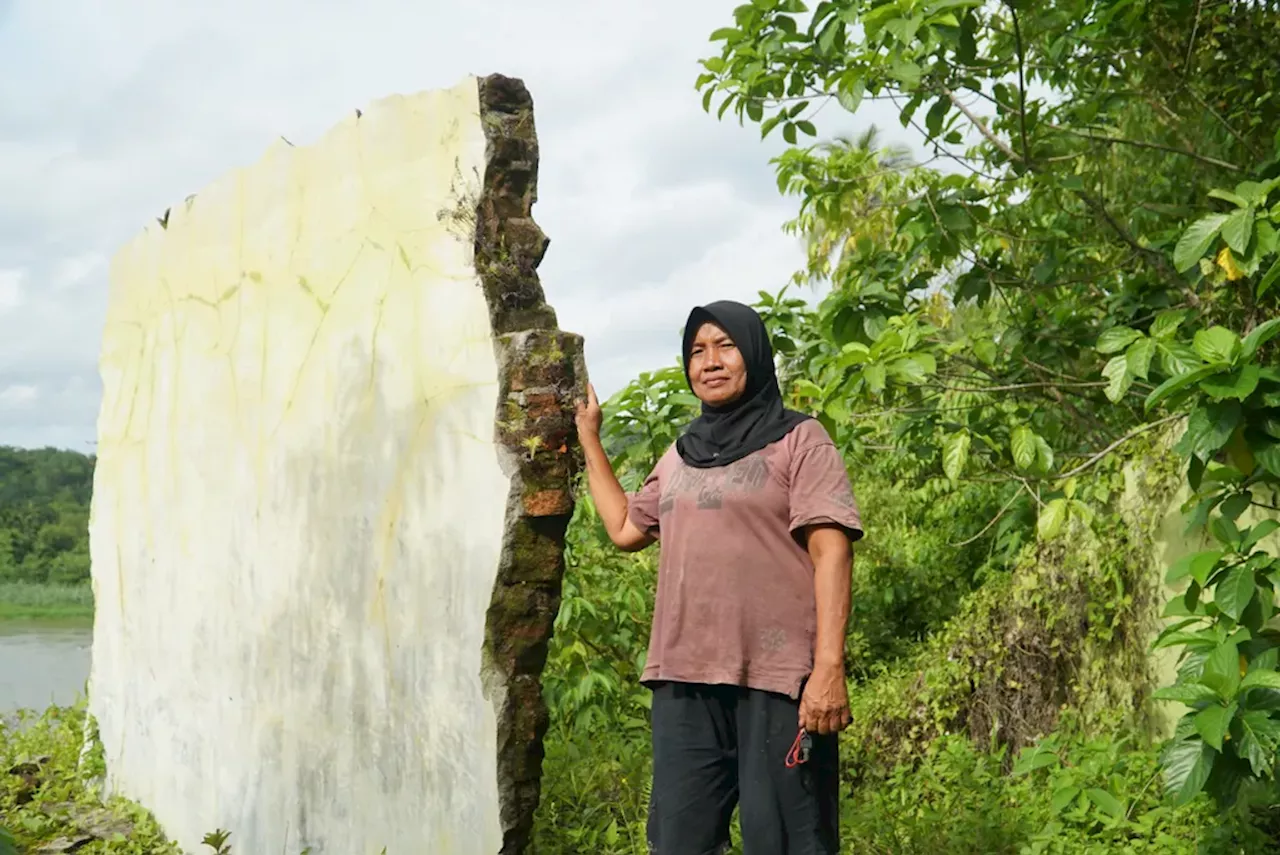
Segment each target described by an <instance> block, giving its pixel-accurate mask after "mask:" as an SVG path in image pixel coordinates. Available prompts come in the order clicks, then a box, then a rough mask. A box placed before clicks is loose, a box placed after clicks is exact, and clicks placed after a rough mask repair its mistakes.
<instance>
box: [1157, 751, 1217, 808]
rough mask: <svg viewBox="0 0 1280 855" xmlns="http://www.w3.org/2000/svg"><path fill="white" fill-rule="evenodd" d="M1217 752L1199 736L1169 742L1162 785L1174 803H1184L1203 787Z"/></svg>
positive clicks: (1164, 757) (1211, 769)
mask: <svg viewBox="0 0 1280 855" xmlns="http://www.w3.org/2000/svg"><path fill="white" fill-rule="evenodd" d="M1217 756H1218V753H1217V752H1216V751H1214V750H1213V748H1212V747H1211V746H1209V745H1206V744H1205V742H1204V740H1202V739H1200V738H1199V737H1193V738H1191V739H1181V740H1178V741H1176V742H1172V743H1170V744H1169V746H1168V747H1167V748H1166V749H1165V751H1164V756H1163V758H1162V759H1163V761H1164V785H1165V790H1166V791H1167V792H1168V793H1169V795H1170V796H1172V797H1173V801H1174V804H1177V805H1184V804H1186V803H1187V802H1189V801H1191V800H1192V799H1194V798H1195V797H1196V796H1197V795H1199V794H1200V791H1201V790H1203V789H1204V784H1205V781H1207V780H1209V773H1210V772H1212V771H1213V761H1214V759H1215V758H1216V757H1217Z"/></svg>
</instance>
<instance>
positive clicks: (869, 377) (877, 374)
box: [862, 362, 887, 395]
mask: <svg viewBox="0 0 1280 855" xmlns="http://www.w3.org/2000/svg"><path fill="white" fill-rule="evenodd" d="M862 376H863V378H864V379H865V380H866V381H867V388H868V389H870V390H871V391H872V393H873V394H876V395H878V394H880V393H881V392H883V391H884V384H885V380H886V379H887V372H886V370H885V367H884V363H882V362H877V363H875V364H873V365H868V366H867V367H866V368H864V369H862Z"/></svg>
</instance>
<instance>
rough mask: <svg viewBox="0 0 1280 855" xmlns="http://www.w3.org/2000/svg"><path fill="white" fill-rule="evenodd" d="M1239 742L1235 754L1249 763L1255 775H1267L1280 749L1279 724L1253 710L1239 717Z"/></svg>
mask: <svg viewBox="0 0 1280 855" xmlns="http://www.w3.org/2000/svg"><path fill="white" fill-rule="evenodd" d="M1239 721H1240V742H1239V744H1238V745H1237V746H1236V752H1237V753H1238V754H1239V755H1240V756H1241V757H1243V758H1244V759H1246V760H1248V761H1249V765H1250V766H1251V767H1253V773H1254V774H1255V775H1265V774H1268V773H1269V772H1270V771H1271V770H1272V769H1274V768H1275V765H1276V753H1277V750H1278V749H1280V722H1277V721H1276V720H1275V719H1273V718H1271V717H1270V716H1269V715H1268V714H1267V713H1265V712H1261V711H1259V710H1253V711H1250V712H1247V713H1245V714H1244V715H1242V716H1240V719H1239Z"/></svg>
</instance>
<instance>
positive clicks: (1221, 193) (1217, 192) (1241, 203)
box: [1209, 187, 1249, 208]
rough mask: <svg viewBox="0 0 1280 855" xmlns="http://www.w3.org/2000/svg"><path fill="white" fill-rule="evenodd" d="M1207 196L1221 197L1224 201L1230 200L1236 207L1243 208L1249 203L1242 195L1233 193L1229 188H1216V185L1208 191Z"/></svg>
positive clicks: (1212, 197)
mask: <svg viewBox="0 0 1280 855" xmlns="http://www.w3.org/2000/svg"><path fill="white" fill-rule="evenodd" d="M1209 198H1210V199H1222V200H1223V201H1224V202H1230V203H1231V204H1233V205H1235V206H1236V207H1237V208H1243V207H1245V206H1247V205H1248V204H1249V203H1248V202H1247V201H1245V200H1244V198H1243V197H1241V196H1237V195H1236V194H1235V193H1232V192H1231V191H1230V190H1222V189H1221V188H1218V187H1215V188H1213V189H1212V190H1210V191H1209Z"/></svg>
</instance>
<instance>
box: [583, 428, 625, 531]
mask: <svg viewBox="0 0 1280 855" xmlns="http://www.w3.org/2000/svg"><path fill="white" fill-rule="evenodd" d="M580 441H581V443H582V453H583V456H584V457H585V458H586V462H587V489H588V490H589V491H590V492H591V501H593V502H595V505H596V513H598V514H599V515H600V521H601V522H602V523H604V528H605V531H606V532H608V533H609V539H610V540H612V541H613V542H614V543H615V544H618V545H621V542H622V540H623V539H624V538H623V529H624V527H625V526H626V523H627V494H626V492H625V491H624V490H623V489H622V485H621V484H620V483H618V476H616V475H614V474H613V464H611V463H610V462H609V455H607V454H606V453H605V450H604V444H603V443H601V442H600V437H599V436H598V435H596V434H588V433H584V434H582V436H581V437H580Z"/></svg>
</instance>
